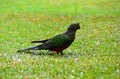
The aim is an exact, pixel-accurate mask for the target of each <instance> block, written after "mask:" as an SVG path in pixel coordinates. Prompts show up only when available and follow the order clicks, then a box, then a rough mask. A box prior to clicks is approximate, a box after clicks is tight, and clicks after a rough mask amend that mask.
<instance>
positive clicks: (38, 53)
mask: <svg viewBox="0 0 120 79" xmlns="http://www.w3.org/2000/svg"><path fill="white" fill-rule="evenodd" d="M24 54H31V55H36V56H61V57H64V58H77V57H80V55H79V54H73V53H67V54H66V53H64V54H63V55H61V54H60V53H59V54H56V53H55V52H49V51H48V52H31V51H28V52H24Z"/></svg>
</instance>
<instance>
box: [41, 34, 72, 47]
mask: <svg viewBox="0 0 120 79" xmlns="http://www.w3.org/2000/svg"><path fill="white" fill-rule="evenodd" d="M71 42H72V41H71V40H70V38H69V37H68V36H66V35H63V34H60V35H57V36H55V37H53V38H51V39H50V40H48V41H46V42H45V43H43V44H42V45H41V48H43V49H51V48H59V47H61V46H64V45H67V44H71Z"/></svg>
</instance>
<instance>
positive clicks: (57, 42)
mask: <svg viewBox="0 0 120 79" xmlns="http://www.w3.org/2000/svg"><path fill="white" fill-rule="evenodd" d="M78 29H80V25H79V23H73V24H70V26H69V27H68V29H67V31H66V32H65V33H63V34H59V35H56V36H54V37H52V38H50V39H46V40H40V41H32V42H31V43H42V44H40V45H37V46H34V47H30V48H26V49H21V50H18V51H17V52H25V51H27V50H49V51H54V52H56V53H57V54H59V53H61V55H63V50H64V49H66V48H68V47H69V46H70V45H71V43H72V42H73V41H74V39H75V34H76V31H77V30H78Z"/></svg>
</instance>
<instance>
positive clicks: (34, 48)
mask: <svg viewBox="0 0 120 79" xmlns="http://www.w3.org/2000/svg"><path fill="white" fill-rule="evenodd" d="M38 49H39V46H34V47H30V48H26V49H20V50H17V52H25V51H28V50H38Z"/></svg>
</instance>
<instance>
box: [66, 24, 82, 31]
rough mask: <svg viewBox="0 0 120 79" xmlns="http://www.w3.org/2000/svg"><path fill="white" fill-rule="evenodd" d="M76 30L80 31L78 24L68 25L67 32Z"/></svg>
mask: <svg viewBox="0 0 120 79" xmlns="http://www.w3.org/2000/svg"><path fill="white" fill-rule="evenodd" d="M78 29H80V25H79V23H73V24H70V26H69V27H68V31H76V30H78Z"/></svg>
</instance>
